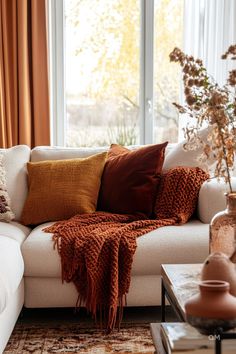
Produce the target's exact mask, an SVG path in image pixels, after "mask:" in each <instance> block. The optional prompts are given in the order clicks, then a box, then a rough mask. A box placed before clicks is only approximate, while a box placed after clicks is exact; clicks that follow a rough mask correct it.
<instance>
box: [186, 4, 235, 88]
mask: <svg viewBox="0 0 236 354" xmlns="http://www.w3.org/2000/svg"><path fill="white" fill-rule="evenodd" d="M184 29H185V35H184V51H185V52H186V53H188V54H192V55H194V56H195V57H199V58H201V59H202V60H203V63H204V65H205V66H206V68H207V71H208V72H209V73H210V75H212V76H213V77H214V79H215V80H216V81H217V82H218V83H219V85H223V84H225V82H226V79H227V77H228V71H229V70H232V68H233V67H234V65H235V64H234V63H233V61H232V60H222V59H221V55H222V54H223V53H224V52H226V50H227V49H228V47H229V46H230V45H231V44H235V43H236V1H235V0H185V23H184Z"/></svg>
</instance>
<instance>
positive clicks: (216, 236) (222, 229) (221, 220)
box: [210, 192, 236, 261]
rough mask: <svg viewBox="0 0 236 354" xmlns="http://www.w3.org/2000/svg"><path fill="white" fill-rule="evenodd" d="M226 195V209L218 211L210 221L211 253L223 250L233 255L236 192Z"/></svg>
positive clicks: (235, 227) (235, 239)
mask: <svg viewBox="0 0 236 354" xmlns="http://www.w3.org/2000/svg"><path fill="white" fill-rule="evenodd" d="M225 196H226V209H225V210H223V211H221V212H219V213H217V214H216V215H215V216H214V217H213V219H212V220H211V223H210V253H213V252H223V253H225V254H227V255H228V256H231V255H232V254H233V252H234V251H235V242H236V192H232V193H226V194H225ZM235 261H236V260H235Z"/></svg>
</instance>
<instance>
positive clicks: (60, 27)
mask: <svg viewBox="0 0 236 354" xmlns="http://www.w3.org/2000/svg"><path fill="white" fill-rule="evenodd" d="M140 9H141V14H140V24H141V36H140V37H141V38H140V92H139V104H140V113H139V128H140V137H139V140H140V144H151V143H152V142H153V121H154V117H153V94H154V92H153V91H154V84H153V74H154V52H153V46H154V44H153V36H154V0H140ZM48 13H49V16H48V21H49V26H48V27H49V52H50V69H51V70H50V96H51V118H52V119H51V141H52V145H58V146H65V129H66V100H65V89H64V88H65V65H64V64H65V55H64V47H65V37H64V25H65V21H64V0H48Z"/></svg>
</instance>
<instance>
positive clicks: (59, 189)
mask: <svg viewBox="0 0 236 354" xmlns="http://www.w3.org/2000/svg"><path fill="white" fill-rule="evenodd" d="M106 155H107V153H106V152H105V153H101V154H97V155H93V156H90V157H87V158H84V159H83V158H77V159H70V160H56V161H42V162H34V163H33V162H30V163H28V164H27V167H28V179H29V194H28V197H27V199H26V202H25V205H24V208H23V213H22V217H21V221H22V223H23V224H25V225H37V224H40V223H43V222H46V221H56V220H63V219H68V218H70V217H72V216H74V215H75V214H82V213H91V212H94V211H95V210H96V206H97V198H98V193H99V189H100V183H101V176H102V172H103V168H104V165H105V160H106Z"/></svg>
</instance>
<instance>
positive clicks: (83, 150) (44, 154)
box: [31, 146, 109, 162]
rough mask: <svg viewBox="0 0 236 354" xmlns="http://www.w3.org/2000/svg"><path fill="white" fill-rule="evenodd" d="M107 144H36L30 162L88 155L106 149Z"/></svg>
mask: <svg viewBox="0 0 236 354" xmlns="http://www.w3.org/2000/svg"><path fill="white" fill-rule="evenodd" d="M108 149H109V147H108V146H102V147H78V148H67V147H61V146H36V147H35V148H33V150H32V152H31V162H39V161H45V160H64V159H75V158H77V157H79V158H84V157H89V156H92V155H95V154H99V153H101V152H106V151H108Z"/></svg>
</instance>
